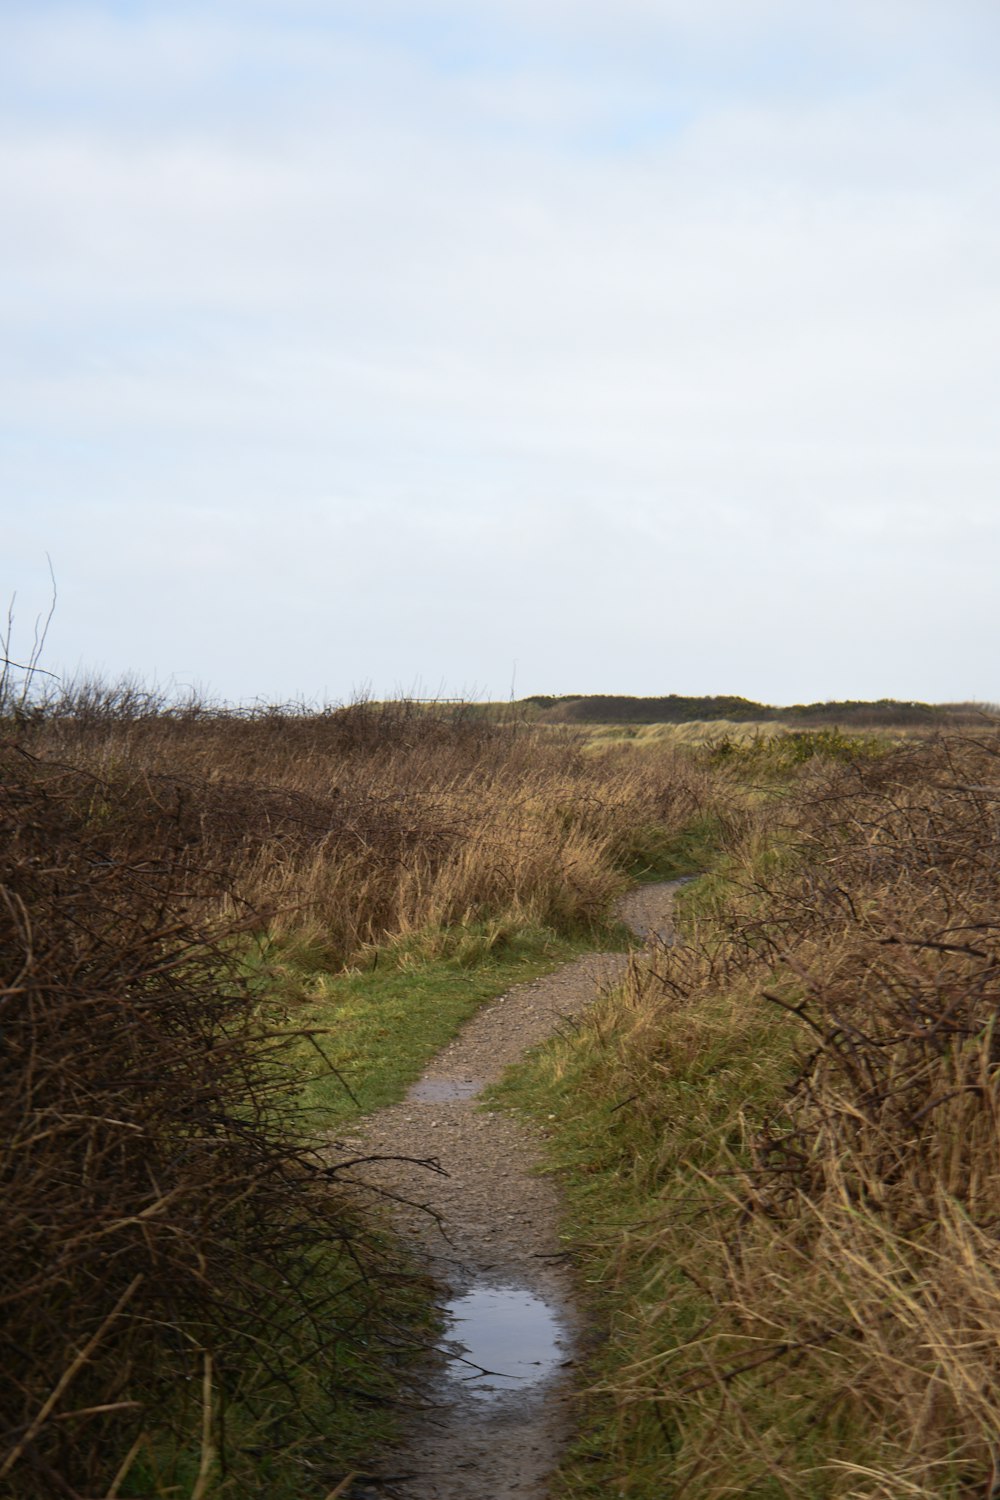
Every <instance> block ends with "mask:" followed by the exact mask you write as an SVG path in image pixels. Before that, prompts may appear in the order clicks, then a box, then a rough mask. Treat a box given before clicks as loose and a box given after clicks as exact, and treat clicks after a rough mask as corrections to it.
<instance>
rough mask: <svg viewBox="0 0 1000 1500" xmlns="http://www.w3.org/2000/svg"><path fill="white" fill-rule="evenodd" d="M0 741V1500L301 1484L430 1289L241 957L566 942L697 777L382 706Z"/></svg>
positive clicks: (69, 715)
mask: <svg viewBox="0 0 1000 1500" xmlns="http://www.w3.org/2000/svg"><path fill="white" fill-rule="evenodd" d="M2 727H3V728H4V729H5V730H6V731H7V738H6V739H5V740H4V742H3V743H2V745H0V773H2V774H0V961H2V970H0V973H2V979H0V1020H2V1021H3V1024H4V1040H5V1046H4V1051H3V1053H2V1054H0V1074H2V1077H0V1083H2V1088H0V1123H2V1126H3V1135H4V1139H5V1147H6V1150H5V1155H4V1157H3V1161H2V1174H0V1189H2V1194H3V1205H2V1206H3V1213H2V1215H0V1303H2V1306H3V1310H4V1326H3V1333H2V1335H0V1493H5V1494H6V1493H9V1494H11V1495H16V1496H18V1497H23V1500H43V1497H46V1500H47V1497H56V1496H61V1497H65V1496H75V1497H77V1500H79V1497H80V1496H82V1495H84V1494H88V1495H89V1494H97V1493H100V1494H101V1495H105V1494H112V1493H118V1492H123V1493H129V1492H135V1486H138V1488H139V1492H141V1493H144V1494H150V1495H152V1494H155V1495H158V1496H159V1495H163V1496H166V1495H168V1494H169V1495H174V1494H178V1493H197V1494H199V1495H201V1494H203V1493H207V1492H208V1488H211V1485H210V1477H211V1474H214V1472H215V1470H216V1468H217V1464H216V1458H215V1457H214V1456H213V1455H215V1454H217V1452H219V1451H225V1452H226V1454H227V1455H228V1461H229V1462H230V1464H231V1465H233V1464H235V1467H232V1468H231V1471H230V1473H231V1477H230V1480H229V1481H228V1488H226V1489H225V1493H251V1492H254V1493H264V1492H265V1487H266V1492H267V1493H268V1494H269V1495H270V1494H273V1495H275V1496H276V1497H277V1496H281V1497H291V1496H293V1495H294V1496H295V1497H296V1500H298V1497H300V1496H305V1495H307V1494H322V1493H326V1492H328V1491H329V1489H330V1488H331V1486H332V1485H335V1483H336V1482H337V1476H338V1474H342V1473H343V1472H344V1462H345V1458H348V1457H352V1456H357V1451H358V1447H359V1444H360V1443H361V1442H362V1441H363V1435H362V1434H361V1433H359V1431H358V1424H359V1422H363V1421H364V1420H365V1413H366V1412H367V1411H369V1410H371V1409H377V1408H378V1405H379V1403H380V1402H382V1403H384V1401H385V1393H386V1390H387V1389H388V1387H389V1384H390V1381H389V1378H388V1376H387V1373H386V1371H387V1368H388V1366H389V1365H390V1364H391V1363H393V1362H395V1365H396V1366H398V1363H399V1359H400V1356H401V1354H402V1352H403V1351H404V1346H405V1344H406V1341H407V1337H408V1333H407V1329H408V1328H409V1327H410V1326H411V1324H412V1315H413V1306H412V1304H413V1303H414V1302H418V1303H419V1306H420V1308H421V1309H422V1307H423V1304H424V1300H425V1298H424V1296H423V1295H421V1296H420V1297H415V1296H414V1294H413V1293H412V1291H410V1292H409V1293H408V1292H407V1290H406V1288H407V1284H408V1283H407V1277H406V1275H405V1268H401V1266H400V1263H399V1256H398V1253H397V1252H396V1251H395V1250H391V1249H390V1248H388V1247H387V1244H386V1241H385V1239H384V1237H382V1236H381V1232H380V1230H379V1226H378V1223H377V1222H376V1223H375V1224H373V1223H372V1213H371V1201H372V1200H371V1195H369V1196H368V1197H367V1198H365V1199H364V1200H363V1201H362V1202H361V1203H360V1205H359V1200H358V1196H357V1193H356V1192H353V1191H351V1192H348V1190H347V1189H344V1188H343V1187H342V1186H341V1185H340V1178H339V1175H338V1172H337V1169H335V1168H333V1167H331V1166H330V1165H329V1162H328V1159H327V1158H326V1157H323V1158H322V1159H319V1158H317V1156H316V1154H315V1152H314V1151H313V1150H312V1149H311V1148H310V1144H309V1142H308V1141H306V1140H304V1139H303V1132H304V1130H305V1125H304V1124H303V1122H302V1121H301V1120H297V1119H296V1118H295V1116H294V1114H293V1113H292V1111H291V1106H290V1102H289V1101H290V1100H292V1099H294V1097H295V1094H296V1092H297V1090H298V1088H299V1087H300V1086H301V1078H300V1077H299V1071H298V1070H299V1069H300V1060H301V1055H302V1052H303V1050H304V1045H303V1043H302V1036H301V1033H302V1027H303V1024H304V1023H303V1022H302V1021H301V1019H297V1014H298V1016H301V1014H302V1013H303V1012H302V1011H301V1009H300V1010H299V1011H298V1012H297V1013H296V1012H295V1011H294V1007H293V1008H292V1010H291V1011H290V1012H289V1013H288V1014H284V1013H282V1011H281V1005H280V1003H279V1001H277V1000H276V999H275V998H274V997H273V996H272V995H271V994H270V993H269V992H268V991H267V990H266V987H265V986H266V979H267V971H266V970H264V971H262V970H261V968H260V966H259V965H257V967H255V968H253V969H252V970H248V967H247V964H246V963H245V962H244V960H245V959H246V956H247V954H248V951H252V940H253V939H257V938H259V937H260V935H261V934H262V933H264V932H267V933H269V934H270V936H271V937H272V938H278V939H280V940H281V941H282V942H283V943H285V944H286V945H288V947H289V948H291V949H292V950H293V954H294V947H295V945H296V944H298V945H301V946H302V947H304V948H306V947H308V948H311V950H312V952H313V955H314V956H315V954H316V953H317V952H319V953H321V954H322V955H323V956H324V958H325V962H326V964H327V966H328V967H330V968H336V967H338V966H343V965H345V964H349V963H350V962H351V961H352V960H354V959H356V958H357V957H358V956H359V954H360V953H361V951H362V950H364V949H365V948H366V947H368V946H370V945H372V944H382V943H386V942H392V941H393V940H400V941H402V940H406V939H409V938H412V935H413V934H414V933H421V934H425V933H428V932H433V930H434V929H442V928H447V927H454V926H459V927H460V926H462V925H463V924H465V923H467V922H472V921H477V922H480V921H483V922H491V923H492V924H493V926H494V928H496V929H497V930H500V929H501V928H506V929H509V930H511V931H515V930H516V929H517V927H518V924H519V923H523V924H546V925H547V926H548V927H550V928H551V927H555V928H559V929H562V930H565V931H572V930H576V931H579V929H580V928H581V927H584V926H586V925H587V924H588V923H592V922H596V921H597V920H598V919H599V918H601V917H603V916H604V915H605V914H606V912H607V908H608V903H609V901H610V899H611V897H612V896H613V895H614V894H615V892H616V891H618V890H619V889H620V888H621V887H622V885H623V883H624V881H625V879H626V877H625V875H624V873H623V870H624V868H625V866H626V865H627V864H628V863H629V861H630V860H632V859H633V858H635V857H636V856H637V855H639V854H640V853H642V852H644V851H645V852H646V853H649V852H652V853H654V854H655V852H656V849H657V847H658V846H659V845H660V844H662V843H664V842H665V841H666V840H667V839H668V838H669V835H670V833H671V831H674V830H676V829H677V828H678V827H679V825H680V824H681V822H683V821H684V820H685V819H686V818H688V817H690V816H691V815H692V814H694V813H696V812H697V810H698V809H699V807H700V805H701V801H702V799H703V798H704V797H705V796H707V795H708V789H709V781H708V777H707V774H706V773H705V772H704V771H702V770H699V769H697V768H695V767H693V766H691V767H685V766H684V765H682V764H681V763H680V762H679V761H677V760H676V759H675V758H673V757H672V756H670V755H668V756H666V757H664V758H662V759H659V760H655V761H654V760H649V761H648V762H644V763H643V764H642V766H638V765H636V764H635V763H634V761H633V760H632V759H631V758H626V757H621V756H617V757H616V756H615V755H611V756H609V757H607V758H606V759H602V760H601V761H600V762H592V761H589V760H587V759H586V758H585V757H584V756H583V755H582V754H581V752H580V750H579V747H578V746H577V745H576V744H575V743H573V742H571V741H570V740H569V739H567V738H562V739H560V740H556V739H554V738H552V737H551V736H550V737H544V738H540V737H538V736H536V735H534V734H529V733H527V732H524V731H522V730H520V729H518V728H517V727H516V726H503V725H496V724H494V725H489V724H482V723H480V724H477V723H475V722H472V721H466V720H463V719H461V718H459V719H458V720H457V721H450V720H448V719H445V718H443V717H437V716H435V715H433V714H428V713H427V712H425V711H420V712H418V711H416V710H415V709H413V708H411V707H410V706H408V705H406V704H397V705H382V706H371V705H365V704H361V705H356V706H355V707H354V708H352V709H348V710H344V711H341V712H339V713H331V714H322V715H306V714H278V713H265V714H259V715H249V716H247V715H237V714H226V713H221V712H204V711H200V710H194V709H192V710H189V711H186V712H177V711H169V710H164V706H163V705H162V704H158V703H156V702H152V703H149V702H147V701H146V700H145V699H144V698H143V696H142V695H141V694H138V695H137V694H136V692H131V691H130V692H128V693H124V694H123V693H121V692H119V693H118V695H117V696H116V695H115V693H114V692H113V691H112V692H107V693H104V694H103V695H102V693H101V692H98V691H97V690H94V691H93V692H91V693H90V694H89V696H88V694H78V695H77V697H76V699H75V700H72V701H69V702H63V703H62V704H57V705H55V706H52V705H50V707H49V710H48V711H47V712H44V713H34V712H33V713H30V714H29V713H19V714H17V715H11V716H10V717H9V718H8V719H7V721H6V723H5V724H4V725H3V726H2ZM439 935H440V933H439ZM289 1004H290V1005H291V1002H289ZM411 1282H412V1278H411ZM345 1413H346V1415H345ZM338 1423H339V1424H340V1425H339V1426H337V1424H338ZM331 1424H332V1426H331ZM234 1430H235V1436H234ZM192 1433H193V1437H192ZM338 1442H340V1444H341V1447H340V1449H339V1450H338V1449H337V1443H338ZM241 1443H242V1445H243V1448H242V1449H241V1447H240V1445H241ZM192 1444H193V1449H192ZM352 1445H353V1446H352ZM243 1450H245V1451H243ZM161 1460H162V1464H161ZM338 1462H340V1465H341V1467H340V1468H339V1470H338V1468H337V1464H338ZM185 1464H187V1468H186V1469H185ZM158 1465H160V1467H157V1466H158ZM265 1468H266V1477H265ZM211 1482H212V1484H214V1479H212V1481H211ZM241 1485H242V1486H244V1487H243V1488H241ZM129 1486H132V1487H133V1488H132V1490H131V1491H130V1490H129ZM254 1486H256V1488H254Z"/></svg>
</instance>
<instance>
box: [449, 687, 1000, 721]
mask: <svg viewBox="0 0 1000 1500" xmlns="http://www.w3.org/2000/svg"><path fill="white" fill-rule="evenodd" d="M471 707H472V708H473V711H478V712H482V713H486V714H488V715H491V716H500V717H502V716H504V715H507V716H513V717H519V718H522V719H528V720H531V721H534V722H537V723H540V724H566V725H570V724H577V725H590V724H603V725H612V724H622V725H625V724H628V725H640V724H641V725H648V726H655V725H667V724H678V725H679V724H685V725H686V724H692V725H693V724H699V723H705V724H709V723H714V724H746V725H764V724H767V725H770V726H772V727H777V726H778V725H784V726H786V727H788V728H817V727H823V726H835V725H836V726H840V727H841V728H844V729H878V728H903V727H911V728H924V729H946V728H956V727H959V726H962V725H970V726H971V725H975V724H977V723H980V724H981V723H982V722H983V717H984V714H985V715H987V716H990V715H996V714H997V713H998V712H1000V710H998V708H997V706H996V705H995V704H981V703H915V702H901V701H898V700H896V699H892V698H882V699H878V700H875V701H861V700H843V701H831V702H826V703H796V704H790V705H786V706H784V707H777V706H774V705H772V704H768V703H755V702H754V701H753V700H752V699H749V698H739V697H732V696H721V695H717V696H706V697H685V696H683V695H682V694H677V693H670V694H668V695H666V696H665V697H646V698H631V697H622V696H617V695H615V694H602V693H588V694H583V695H580V696H566V697H547V696H544V695H539V696H535V697H531V698H522V699H520V700H518V701H517V702H516V703H511V704H500V703H493V704H481V705H474V706H471Z"/></svg>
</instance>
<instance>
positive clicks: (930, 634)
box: [0, 0, 1000, 702]
mask: <svg viewBox="0 0 1000 1500" xmlns="http://www.w3.org/2000/svg"><path fill="white" fill-rule="evenodd" d="M998 47H1000V11H998V10H997V8H996V6H995V4H993V3H992V0H991V3H988V4H987V3H979V0H952V3H950V4H948V5H944V4H941V3H938V0H936V3H933V4H929V3H922V0H841V3H837V4H833V3H829V4H828V3H821V4H820V3H810V4H803V3H801V0H767V3H764V0H762V3H755V0H704V3H701V4H699V5H697V6H694V5H691V4H690V0H687V3H684V4H679V3H674V0H615V3H611V0H532V3H530V4H529V3H528V0H503V3H501V0H461V3H459V0H440V3H438V4H425V3H423V0H399V3H390V0H364V3H356V4H355V3H341V0H280V3H279V0H271V3H268V0H231V3H225V0H217V3H215V4H212V3H205V0H202V3H199V4H197V5H195V4H183V3H180V4H178V3H171V4H169V5H168V4H130V3H120V4H114V5H113V4H108V3H105V4H88V3H86V0H81V3H73V4H64V5H57V4H51V3H48V0H32V3H31V4H21V3H18V0H0V268H2V273H3V274H2V276H0V334H2V336H0V398H2V406H0V505H2V508H3V535H4V538H5V541H6V545H5V547H4V549H3V566H2V568H0V587H2V588H3V589H4V590H5V595H6V596H9V595H10V594H11V593H12V592H13V591H14V590H16V591H17V594H18V605H17V610H18V619H19V622H20V627H21V633H22V637H23V636H24V635H26V634H30V627H31V624H32V622H33V618H34V615H35V613H36V612H37V611H38V609H40V608H42V607H44V605H45V602H46V582H45V576H46V575H45V569H46V565H45V558H44V555H45V553H46V552H48V553H50V554H51V556H52V559H53V563H54V566H55V569H56V573H57V577H58V581H59V590H60V599H59V606H58V610H57V614H56V619H55V622H54V624H53V627H52V632H51V636H50V645H49V664H50V665H51V666H53V667H55V668H56V669H60V670H64V669H65V670H72V669H73V668H74V667H76V666H77V665H82V666H84V667H87V668H98V669H103V670H104V671H106V672H109V673H112V674H114V673H118V672H120V671H125V670H134V671H136V672H138V673H139V674H140V675H142V676H145V677H147V678H153V677H155V678H157V679H159V680H160V681H161V682H163V681H169V680H174V681H177V682H182V683H186V682H198V683H201V684H203V685H205V686H207V687H208V688H209V689H211V690H212V691H214V692H216V693H219V694H221V695H224V696H227V697H229V698H252V697H264V698H268V699H285V698H291V697H295V696H300V695H304V696H306V697H309V698H317V697H323V696H327V695H328V696H331V697H334V698H337V697H342V696H346V695H349V694H350V693H351V692H352V690H354V689H357V688H359V687H362V686H365V685H367V686H369V687H370V688H371V689H372V690H374V691H375V692H376V693H379V694H381V693H385V692H391V691H393V690H396V689H403V690H405V689H414V688H423V689H426V690H428V691H434V690H437V689H438V688H441V689H443V690H444V691H445V692H448V693H458V692H463V691H470V692H478V693H480V694H486V695H495V696H506V694H507V692H508V690H509V687H510V683H511V676H512V670H513V666H514V663H515V662H516V663H517V668H516V673H517V675H516V690H517V692H518V693H530V692H570V691H595V692H596V691H604V692H615V691H618V692H627V693H643V692H649V693H663V692H671V691H676V692H737V693H744V694H746V695H747V696H752V697H760V698H764V699H767V700H769V701H772V702H780V701H793V700H801V699H804V698H808V699H812V698H824V697H829V696H852V697H861V696H864V697H872V696H874V697H877V696H883V695H889V696H896V697H922V698H932V699H938V700H940V699H947V698H966V697H976V698H980V699H990V700H996V699H1000V668H998V666H997V660H996V651H995V639H996V633H997V631H996V627H997V617H998V605H997V602H996V599H997V589H996V583H995V576H996V568H997V561H998V557H1000V499H998V484H997V481H998V475H1000V451H998V449H1000V445H998V438H997V416H996V413H997V396H998V366H1000V354H998V350H1000V297H998V294H1000V196H998V181H997V167H996V163H997V161H998V160H1000V94H998Z"/></svg>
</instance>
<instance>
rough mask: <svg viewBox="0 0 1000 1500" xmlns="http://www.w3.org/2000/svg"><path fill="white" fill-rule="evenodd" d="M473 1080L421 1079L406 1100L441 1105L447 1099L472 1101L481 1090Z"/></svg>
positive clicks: (475, 1080) (478, 1084)
mask: <svg viewBox="0 0 1000 1500" xmlns="http://www.w3.org/2000/svg"><path fill="white" fill-rule="evenodd" d="M482 1086H483V1085H482V1083H480V1082H479V1081H478V1080H477V1079H475V1078H465V1079H461V1080H458V1079H454V1078H421V1080H420V1082H419V1083H415V1084H414V1085H413V1087H412V1089H411V1090H410V1092H409V1094H408V1095H407V1098H409V1099H413V1100H415V1101H416V1102H418V1103H424V1104H441V1103H444V1102H446V1101H447V1100H449V1099H474V1098H475V1096H476V1095H477V1094H478V1093H479V1091H480V1089H481V1088H482Z"/></svg>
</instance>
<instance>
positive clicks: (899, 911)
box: [505, 731, 1000, 1500]
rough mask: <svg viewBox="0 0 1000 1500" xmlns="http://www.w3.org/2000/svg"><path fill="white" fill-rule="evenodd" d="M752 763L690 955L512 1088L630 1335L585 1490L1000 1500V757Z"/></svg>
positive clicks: (641, 973) (601, 1364)
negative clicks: (540, 1124) (536, 1129)
mask: <svg viewBox="0 0 1000 1500" xmlns="http://www.w3.org/2000/svg"><path fill="white" fill-rule="evenodd" d="M727 759H731V757H727ZM750 760H751V762H752V764H753V766H754V768H755V784H756V787H757V795H756V796H755V797H754V798H752V799H751V800H750V801H749V802H748V803H747V805H746V808H745V810H744V815H743V817H742V818H733V817H730V818H729V820H728V822H726V823H724V825H723V827H722V836H721V839H720V842H719V847H718V852H717V854H716V857H715V860H714V868H713V871H712V873H711V874H710V875H709V876H708V877H706V878H705V879H703V880H701V881H699V882H697V883H695V884H694V885H693V886H691V887H689V888H688V890H687V891H686V893H685V897H684V900H683V903H682V912H683V916H682V922H683V929H684V932H685V937H686V946H684V947H683V948H675V949H668V950H665V951H663V952H662V953H659V954H657V955H656V956H655V957H654V958H653V959H652V960H651V961H650V962H649V963H648V964H646V965H644V966H641V967H639V968H634V969H633V970H632V972H631V973H630V976H629V980H628V982H627V984H626V985H625V986H624V987H623V989H622V990H621V991H620V992H619V993H618V994H617V995H615V996H613V997H611V998H609V999H608V1000H607V1001H606V1002H605V1003H604V1004H603V1005H602V1006H600V1007H599V1008H598V1009H597V1010H596V1011H595V1012H593V1013H592V1014H591V1016H590V1018H589V1021H588V1022H587V1023H586V1024H584V1026H583V1027H582V1028H581V1029H580V1030H579V1032H577V1033H576V1034H574V1036H573V1037H572V1038H567V1037H563V1038H560V1039H559V1040H557V1041H555V1042H553V1043H552V1044H551V1045H550V1046H548V1047H546V1048H545V1049H543V1050H542V1051H541V1052H540V1053H539V1054H538V1055H537V1056H536V1057H535V1058H534V1059H532V1061H531V1062H530V1064H529V1065H528V1066H526V1067H525V1068H524V1069H523V1070H522V1071H521V1074H520V1076H519V1078H518V1079H517V1081H516V1083H515V1085H514V1086H513V1087H512V1088H510V1089H508V1091H507V1093H506V1096H505V1097H506V1098H507V1099H508V1100H509V1101H516V1102H517V1103H518V1104H520V1105H521V1106H522V1107H528V1108H534V1109H535V1110H537V1111H538V1112H539V1114H540V1115H542V1116H543V1117H544V1118H545V1120H546V1128H547V1130H548V1131H549V1132H550V1133H553V1132H554V1134H553V1136H552V1142H553V1144H552V1163H553V1168H554V1170H557V1171H558V1172H559V1173H560V1174H561V1175H562V1177H563V1180H564V1182H565V1184H566V1188H567V1192H568V1195H569V1202H570V1206H571V1209H570V1219H569V1222H568V1224H567V1229H566V1239H567V1244H568V1246H569V1247H571V1249H572V1250H573V1252H574V1253H575V1254H576V1256H577V1257H578V1260H579V1264H580V1268H581V1274H582V1278H583V1281H584V1283H585V1284H586V1285H587V1286H590V1287H592V1288H593V1289H594V1302H593V1314H594V1318H595V1321H596V1323H597V1325H598V1327H599V1329H600V1330H601V1334H602V1342H601V1343H600V1346H599V1347H598V1348H597V1350H596V1352H595V1353H594V1356H593V1359H592V1362H591V1366H590V1370H589V1385H590V1393H589V1396H588V1398H587V1407H586V1413H585V1417H584V1420H583V1423H582V1428H583V1434H584V1435H583V1437H582V1439H581V1441H580V1442H579V1443H578V1445H577V1447H576V1449H575V1451H574V1452H573V1454H572V1456H571V1458H570V1460H569V1461H568V1463H567V1465H566V1467H565V1469H564V1472H563V1475H562V1479H561V1485H562V1488H561V1491H560V1493H563V1494H565V1495H567V1496H574V1497H584V1496H597V1495H606V1494H609V1493H611V1494H616V1495H624V1496H629V1497H635V1500H640V1497H642V1500H647V1497H648V1500H653V1497H662V1496H681V1495H685V1496H687V1495H691V1496H694V1495H697V1496H698V1497H699V1500H722V1497H723V1496H732V1495H755V1496H761V1497H769V1500H770V1497H779V1496H781V1497H786V1496H787V1497H792V1496H794V1497H810V1500H812V1497H816V1500H819V1497H866V1500H867V1497H885V1500H888V1497H902V1496H927V1497H930V1496H954V1497H958V1496H973V1495H984V1496H985V1495H988V1494H994V1493H995V1492H996V1489H997V1484H998V1478H997V1476H998V1472H1000V1449H998V1446H997V1433H998V1419H1000V1398H998V1395H997V1392H998V1390H1000V1349H998V1344H997V1337H996V1333H997V1328H998V1327H1000V1252H998V1240H997V1232H998V1227H1000V1153H998V1129H997V1127H998V1122H1000V1066H998V1062H1000V1053H998V1048H997V1039H996V1024H997V1013H998V993H1000V992H998V988H997V978H998V974H1000V961H998V953H997V933H998V930H1000V917H998V903H997V895H998V879H1000V844H998V840H997V832H998V828H997V809H998V806H1000V738H998V737H997V735H996V733H995V731H992V732H988V733H986V734H984V735H979V736H971V737H963V738H956V739H951V740H941V741H938V740H935V741H930V742H925V743H921V744H915V745H911V746H909V747H904V748H896V749H893V750H889V751H885V752H883V753H878V754H871V753H869V754H864V755H861V756H858V755H855V754H854V753H851V752H847V753H845V754H842V755H840V756H838V758H836V759H830V758H829V757H822V756H818V757H815V758H814V759H812V760H811V761H806V762H803V763H802V764H801V766H800V767H799V769H798V770H797V772H796V773H795V775H794V776H793V777H791V778H790V779H786V781H785V784H784V787H783V788H782V786H781V777H782V776H784V777H787V767H786V766H783V765H781V764H780V763H779V765H778V767H777V768H776V769H777V770H778V771H779V773H780V775H779V777H778V778H777V779H776V780H774V781H772V782H771V784H770V786H768V785H767V784H766V782H765V779H764V777H763V774H762V773H763V771H764V769H765V767H764V763H763V757H762V754H761V753H760V751H759V750H755V751H753V752H751V753H750ZM553 1115H555V1116H556V1117H557V1118H556V1120H555V1122H553V1118H552V1117H553Z"/></svg>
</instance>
